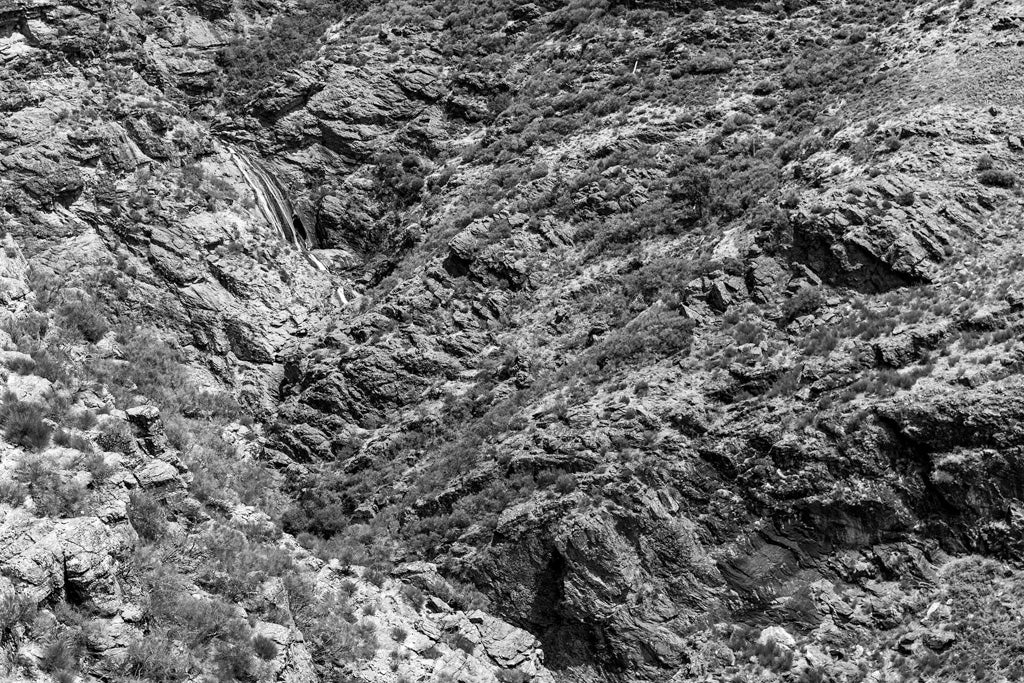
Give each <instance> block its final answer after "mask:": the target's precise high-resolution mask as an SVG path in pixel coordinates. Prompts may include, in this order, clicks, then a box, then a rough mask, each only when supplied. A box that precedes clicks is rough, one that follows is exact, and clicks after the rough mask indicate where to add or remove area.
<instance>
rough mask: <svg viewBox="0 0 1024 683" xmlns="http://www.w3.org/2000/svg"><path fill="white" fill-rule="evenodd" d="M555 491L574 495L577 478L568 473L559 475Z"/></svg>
mask: <svg viewBox="0 0 1024 683" xmlns="http://www.w3.org/2000/svg"><path fill="white" fill-rule="evenodd" d="M554 489H555V491H556V492H557V493H562V494H566V493H572V492H573V491H575V490H576V477H574V476H573V475H571V474H569V473H567V472H563V473H562V474H560V475H558V478H557V479H555V486H554Z"/></svg>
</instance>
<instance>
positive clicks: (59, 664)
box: [39, 633, 85, 673]
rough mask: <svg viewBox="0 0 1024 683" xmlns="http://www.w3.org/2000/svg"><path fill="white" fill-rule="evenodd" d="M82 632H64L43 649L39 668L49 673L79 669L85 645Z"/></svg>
mask: <svg viewBox="0 0 1024 683" xmlns="http://www.w3.org/2000/svg"><path fill="white" fill-rule="evenodd" d="M78 635H80V634H76V633H62V634H60V635H59V636H58V637H57V638H56V639H55V640H54V641H53V642H51V643H49V644H48V645H47V646H46V647H45V648H44V649H43V656H42V658H41V659H40V662H39V668H41V669H42V670H43V671H46V672H48V673H56V672H73V671H77V670H78V666H79V662H80V661H81V659H82V655H83V654H84V653H85V652H84V647H83V645H82V642H81V639H80V638H79V637H77V636H78Z"/></svg>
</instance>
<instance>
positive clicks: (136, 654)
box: [121, 632, 192, 683]
mask: <svg viewBox="0 0 1024 683" xmlns="http://www.w3.org/2000/svg"><path fill="white" fill-rule="evenodd" d="M121 669H122V671H123V673H125V674H128V675H129V676H137V677H138V678H140V679H143V680H147V681H156V682H157V683H173V682H175V681H182V680H185V679H186V678H187V677H188V676H189V675H190V673H191V670H192V658H191V656H190V655H189V653H188V652H186V651H185V650H184V649H183V648H181V647H179V646H177V645H175V643H174V641H173V640H171V639H170V638H169V637H168V636H167V634H166V633H165V632H157V633H150V634H148V635H146V636H145V637H143V638H142V639H141V640H137V641H135V642H134V643H132V644H130V645H129V646H128V650H127V652H126V653H125V656H124V660H123V661H122V662H121Z"/></svg>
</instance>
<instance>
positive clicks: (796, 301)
mask: <svg viewBox="0 0 1024 683" xmlns="http://www.w3.org/2000/svg"><path fill="white" fill-rule="evenodd" d="M823 301H824V299H823V297H822V296H821V290H820V289H819V288H817V287H806V286H805V287H801V288H800V289H799V290H798V291H797V293H796V294H794V295H793V296H791V297H790V298H789V299H787V300H786V301H785V303H783V304H782V316H783V318H785V319H786V320H793V319H795V318H798V317H800V316H802V315H807V314H808V313H812V312H814V311H816V310H817V309H818V308H819V307H820V306H821V304H822V303H823Z"/></svg>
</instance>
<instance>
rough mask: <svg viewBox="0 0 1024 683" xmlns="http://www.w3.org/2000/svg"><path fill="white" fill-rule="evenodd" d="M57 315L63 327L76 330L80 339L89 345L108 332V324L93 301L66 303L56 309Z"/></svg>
mask: <svg viewBox="0 0 1024 683" xmlns="http://www.w3.org/2000/svg"><path fill="white" fill-rule="evenodd" d="M58 315H59V316H60V317H61V319H62V321H63V322H64V324H65V326H67V327H68V328H70V329H73V330H77V331H78V333H79V334H81V335H82V338H83V339H85V340H86V341H87V342H89V343H91V344H95V343H96V342H98V341H99V340H100V339H103V337H104V335H106V334H107V332H109V331H110V324H109V323H107V320H106V318H104V317H103V315H102V314H101V313H100V312H99V311H98V310H97V305H96V303H95V302H93V301H87V300H79V301H69V302H66V303H64V304H62V305H61V307H60V308H59V309H58Z"/></svg>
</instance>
